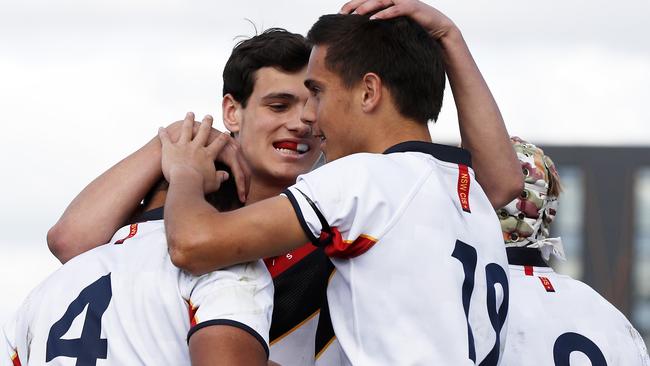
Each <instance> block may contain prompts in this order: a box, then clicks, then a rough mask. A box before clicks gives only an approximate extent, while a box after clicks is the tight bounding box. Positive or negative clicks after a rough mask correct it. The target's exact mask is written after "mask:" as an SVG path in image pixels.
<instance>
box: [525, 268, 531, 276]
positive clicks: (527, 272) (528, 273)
mask: <svg viewBox="0 0 650 366" xmlns="http://www.w3.org/2000/svg"><path fill="white" fill-rule="evenodd" d="M524 273H525V274H526V276H532V275H533V266H524Z"/></svg>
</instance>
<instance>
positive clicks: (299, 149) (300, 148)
mask: <svg viewBox="0 0 650 366" xmlns="http://www.w3.org/2000/svg"><path fill="white" fill-rule="evenodd" d="M273 147H274V148H275V150H276V151H279V152H281V153H284V154H291V155H295V154H298V155H302V154H304V153H306V152H307V151H309V150H310V148H309V145H307V144H302V143H297V142H292V141H281V142H275V143H273Z"/></svg>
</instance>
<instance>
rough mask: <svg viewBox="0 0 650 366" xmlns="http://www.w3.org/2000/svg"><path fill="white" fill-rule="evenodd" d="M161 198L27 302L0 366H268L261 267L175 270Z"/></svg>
mask: <svg viewBox="0 0 650 366" xmlns="http://www.w3.org/2000/svg"><path fill="white" fill-rule="evenodd" d="M221 147H223V145H222V146H221ZM165 196H166V182H164V181H162V182H161V183H160V184H159V185H158V186H157V187H156V188H154V189H153V190H152V192H151V194H150V195H149V196H148V197H147V198H146V200H145V203H144V207H143V208H144V212H143V213H142V214H141V215H139V217H138V218H136V219H135V220H134V222H133V223H131V224H130V225H126V226H125V227H123V228H121V229H119V230H117V232H116V233H115V235H113V237H112V238H111V240H110V242H109V243H107V244H106V245H102V246H99V247H97V248H94V249H92V250H90V251H88V252H86V253H83V254H81V255H79V256H77V257H75V258H73V259H71V260H70V261H68V262H67V263H66V264H65V265H63V267H61V268H59V269H58V270H57V271H55V272H54V273H53V274H52V275H51V276H49V277H48V278H47V279H46V280H45V281H44V282H43V283H41V284H40V285H39V286H38V287H37V288H36V289H35V290H33V291H32V292H31V293H30V294H29V296H28V298H27V300H26V301H25V302H24V303H23V304H22V305H21V306H20V308H19V309H18V311H17V313H16V315H15V317H14V318H13V319H12V320H11V321H10V322H9V323H8V324H7V325H6V326H5V327H4V328H3V329H2V331H1V333H0V365H2V366H5V365H12V366H16V365H21V363H22V364H24V365H75V364H76V365H96V364H102V365H134V364H137V365H174V366H175V365H189V364H190V363H191V364H192V365H225V366H230V365H242V366H249V365H260V366H263V365H266V364H267V359H268V354H269V348H268V332H269V327H270V322H271V312H272V307H273V282H272V279H271V276H270V275H269V273H268V271H267V270H266V267H265V266H264V263H263V262H262V261H256V262H251V263H247V264H242V265H236V266H232V267H229V268H227V269H224V270H219V271H215V272H211V273H209V274H206V275H203V276H200V277H195V276H191V275H189V274H188V273H186V272H183V271H182V270H180V269H178V268H177V267H175V266H174V265H173V264H172V262H171V260H170V258H169V253H168V251H167V244H166V240H165V229H164V224H163V220H162V218H163V207H162V206H163V205H164V202H165ZM215 202H217V201H211V204H215ZM217 207H219V208H220V209H224V208H227V207H223V206H217Z"/></svg>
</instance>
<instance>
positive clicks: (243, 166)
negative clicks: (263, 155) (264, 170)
mask: <svg viewBox="0 0 650 366" xmlns="http://www.w3.org/2000/svg"><path fill="white" fill-rule="evenodd" d="M236 157H237V160H238V162H239V164H238V165H237V167H238V169H237V170H232V172H233V175H234V176H235V185H236V186H237V194H238V195H239V200H240V201H241V202H242V203H244V202H246V199H247V198H248V191H249V188H250V183H251V181H250V176H251V173H250V170H249V169H248V164H247V163H246V160H245V159H244V156H243V155H242V154H237V155H236Z"/></svg>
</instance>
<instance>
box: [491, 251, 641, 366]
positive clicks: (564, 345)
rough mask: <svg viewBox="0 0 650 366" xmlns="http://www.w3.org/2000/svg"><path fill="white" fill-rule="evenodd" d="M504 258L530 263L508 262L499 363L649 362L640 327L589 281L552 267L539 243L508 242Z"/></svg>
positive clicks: (591, 365)
mask: <svg viewBox="0 0 650 366" xmlns="http://www.w3.org/2000/svg"><path fill="white" fill-rule="evenodd" d="M531 251H532V252H531ZM508 258H509V260H510V263H516V264H531V265H514V264H511V265H510V311H509V315H508V317H509V320H508V327H509V328H508V332H509V333H508V334H509V336H508V341H507V342H506V347H505V350H504V354H503V361H502V365H504V366H510V365H512V366H539V365H556V366H569V365H570V366H582V365H585V366H605V365H607V366H650V361H649V360H648V351H647V349H646V347H645V344H644V343H643V340H642V338H641V336H640V335H639V333H638V332H637V331H636V330H635V329H634V327H633V326H632V325H631V324H630V322H629V321H628V320H627V319H626V318H625V316H624V315H623V314H621V312H620V311H618V310H617V309H616V308H615V307H614V306H613V305H612V304H610V303H609V302H607V300H605V299H604V298H603V297H602V296H600V295H599V294H598V293H597V292H596V291H594V290H593V289H592V288H591V287H589V286H587V285H585V284H584V283H582V282H580V281H577V280H574V279H573V278H571V277H569V276H564V275H560V274H557V273H555V272H554V271H553V269H552V268H550V267H548V266H547V265H546V263H545V262H544V261H543V260H542V259H541V256H540V255H539V251H538V250H537V249H527V248H508ZM533 265H535V266H533Z"/></svg>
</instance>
